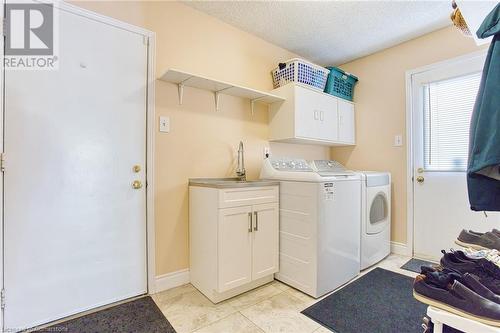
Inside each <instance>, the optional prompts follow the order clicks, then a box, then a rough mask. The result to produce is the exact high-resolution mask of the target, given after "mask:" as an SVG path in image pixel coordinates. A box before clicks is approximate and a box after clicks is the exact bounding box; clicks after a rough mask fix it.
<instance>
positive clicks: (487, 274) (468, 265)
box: [441, 253, 500, 296]
mask: <svg viewBox="0 0 500 333" xmlns="http://www.w3.org/2000/svg"><path fill="white" fill-rule="evenodd" d="M441 266H443V267H444V268H447V269H450V270H453V271H456V272H458V273H461V274H465V273H470V274H472V275H475V276H476V277H477V278H478V280H479V282H480V283H481V284H482V285H484V286H485V287H486V288H488V289H489V290H491V291H492V292H493V293H495V294H497V295H499V296H500V273H499V272H498V267H496V266H495V264H493V263H492V262H490V261H488V260H486V259H484V260H483V259H478V261H462V260H459V259H458V258H456V256H455V254H454V253H444V255H443V257H442V258H441Z"/></svg>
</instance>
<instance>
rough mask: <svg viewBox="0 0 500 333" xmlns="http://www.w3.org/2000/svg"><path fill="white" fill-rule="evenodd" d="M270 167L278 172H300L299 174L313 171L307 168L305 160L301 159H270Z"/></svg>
mask: <svg viewBox="0 0 500 333" xmlns="http://www.w3.org/2000/svg"><path fill="white" fill-rule="evenodd" d="M271 165H272V167H273V168H274V169H276V170H279V171H300V172H304V171H305V172H312V171H313V169H312V168H311V167H310V166H309V164H308V163H307V162H306V160H303V159H291V158H281V159H272V160H271Z"/></svg>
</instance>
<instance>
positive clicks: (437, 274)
mask: <svg viewBox="0 0 500 333" xmlns="http://www.w3.org/2000/svg"><path fill="white" fill-rule="evenodd" d="M422 274H423V275H425V277H426V278H427V282H428V283H430V284H432V285H435V286H436V287H439V288H444V289H446V288H447V287H448V286H449V285H451V284H452V283H453V281H455V280H456V281H458V282H460V283H461V284H463V285H464V286H466V287H467V288H469V289H470V290H472V291H474V292H475V293H477V294H478V295H480V296H482V297H484V298H486V299H488V300H490V301H492V302H495V303H497V304H499V305H500V296H498V295H496V294H495V293H493V292H492V291H491V290H489V289H488V288H487V287H485V286H484V285H483V284H482V283H481V282H479V280H478V279H477V278H476V277H475V276H474V275H471V274H469V273H465V274H460V273H457V272H455V271H452V270H449V269H447V268H445V269H443V270H437V269H434V270H433V271H431V270H426V272H422Z"/></svg>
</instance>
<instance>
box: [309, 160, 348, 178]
mask: <svg viewBox="0 0 500 333" xmlns="http://www.w3.org/2000/svg"><path fill="white" fill-rule="evenodd" d="M311 167H312V168H313V169H314V171H316V172H317V173H318V174H319V175H320V176H322V177H331V176H339V175H346V176H350V175H354V172H352V171H350V170H347V169H346V168H345V167H344V166H343V165H342V164H340V163H339V162H337V161H335V160H314V161H311Z"/></svg>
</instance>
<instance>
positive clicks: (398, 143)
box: [394, 134, 403, 147]
mask: <svg viewBox="0 0 500 333" xmlns="http://www.w3.org/2000/svg"><path fill="white" fill-rule="evenodd" d="M402 145H403V136H402V135H401V134H397V135H395V136H394V147H401V146H402Z"/></svg>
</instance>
